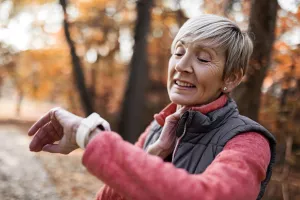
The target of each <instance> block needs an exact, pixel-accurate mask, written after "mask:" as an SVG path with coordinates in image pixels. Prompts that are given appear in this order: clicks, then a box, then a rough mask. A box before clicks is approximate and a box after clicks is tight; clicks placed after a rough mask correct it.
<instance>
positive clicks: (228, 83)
mask: <svg viewBox="0 0 300 200" xmlns="http://www.w3.org/2000/svg"><path fill="white" fill-rule="evenodd" d="M243 74H244V73H243V69H241V70H240V71H239V72H236V73H234V74H231V75H230V76H229V77H228V78H226V79H225V81H224V86H223V88H222V91H223V92H224V93H229V92H231V91H232V90H233V89H234V88H236V87H237V86H238V85H239V84H240V83H241V81H242V78H243Z"/></svg>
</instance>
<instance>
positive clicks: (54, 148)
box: [42, 144, 61, 153]
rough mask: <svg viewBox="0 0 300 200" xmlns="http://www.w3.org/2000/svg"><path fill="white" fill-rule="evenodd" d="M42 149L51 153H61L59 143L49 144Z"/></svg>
mask: <svg viewBox="0 0 300 200" xmlns="http://www.w3.org/2000/svg"><path fill="white" fill-rule="evenodd" d="M42 151H45V152H49V153H61V149H60V146H59V145H58V144H47V145H45V146H44V147H43V149H42Z"/></svg>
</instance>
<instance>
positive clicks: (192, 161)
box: [144, 99, 276, 200]
mask: <svg viewBox="0 0 300 200" xmlns="http://www.w3.org/2000/svg"><path fill="white" fill-rule="evenodd" d="M161 131H162V127H161V126H160V125H159V124H158V123H157V122H156V121H155V120H154V121H153V122H152V124H151V128H150V131H149V134H148V136H147V138H146V141H145V144H144V149H146V148H147V147H148V146H149V145H151V144H153V143H154V142H155V141H156V140H157V139H158V138H159V136H160V134H161ZM246 132H257V133H260V134H262V135H263V136H264V137H265V138H267V139H268V140H269V144H270V150H271V160H270V163H269V166H268V169H267V173H266V178H265V180H263V181H262V183H261V188H260V192H259V195H258V197H257V200H259V199H261V198H262V196H263V194H264V191H265V189H266V186H267V184H268V182H269V180H270V178H271V175H272V166H273V164H274V162H275V148H276V140H275V138H274V136H273V135H272V134H271V133H270V132H269V131H268V130H267V129H265V128H264V127H263V126H261V125H260V124H258V123H257V122H255V121H253V120H251V119H249V118H247V117H245V116H242V115H240V114H239V112H238V109H237V105H236V103H235V102H234V100H232V99H229V100H228V102H227V103H226V104H225V106H224V107H222V108H220V109H217V110H214V111H212V112H209V113H207V114H205V115H204V114H202V113H200V112H199V111H193V110H188V111H186V112H185V113H184V114H183V115H182V116H181V118H180V120H179V122H178V125H177V128H176V135H177V137H178V138H179V139H178V144H177V146H176V148H175V150H174V152H173V158H172V160H171V162H172V163H173V164H174V165H175V166H176V167H177V168H183V169H185V170H187V171H188V172H189V173H190V174H201V173H202V172H203V171H204V170H205V169H206V168H207V167H208V166H209V165H210V163H212V161H213V160H214V159H215V157H216V156H217V155H218V154H219V153H220V152H221V151H222V150H223V148H224V146H225V145H226V143H227V142H228V141H229V140H230V139H232V138H233V137H235V136H236V135H238V134H241V133H246Z"/></svg>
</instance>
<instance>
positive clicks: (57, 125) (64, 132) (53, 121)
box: [28, 108, 83, 154]
mask: <svg viewBox="0 0 300 200" xmlns="http://www.w3.org/2000/svg"><path fill="white" fill-rule="evenodd" d="M82 120H83V118H82V117H79V116H77V115H74V114H72V113H70V112H68V111H66V110H64V109H62V108H54V109H51V110H50V111H49V112H48V113H46V114H45V115H44V116H43V117H41V118H40V119H39V120H38V121H37V122H36V123H35V124H34V125H32V127H31V128H30V129H29V131H28V135H29V136H34V137H33V139H32V141H31V143H30V145H29V148H30V150H31V151H34V152H39V151H47V152H50V153H61V154H68V153H70V152H72V151H73V150H75V149H77V148H79V146H78V145H77V143H76V131H77V129H78V127H79V125H80V123H81V121H82ZM57 141H59V143H58V144H54V142H57Z"/></svg>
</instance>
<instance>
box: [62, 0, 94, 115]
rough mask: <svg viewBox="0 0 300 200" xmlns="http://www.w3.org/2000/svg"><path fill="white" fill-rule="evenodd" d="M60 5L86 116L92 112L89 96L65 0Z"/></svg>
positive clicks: (75, 77) (74, 72)
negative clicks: (72, 37) (70, 28)
mask: <svg viewBox="0 0 300 200" xmlns="http://www.w3.org/2000/svg"><path fill="white" fill-rule="evenodd" d="M59 3H60V5H61V6H62V9H63V12H64V22H63V23H64V31H65V37H66V40H67V43H68V46H69V48H70V55H71V57H72V67H73V75H74V81H75V82H76V86H77V89H78V91H79V94H80V100H81V104H82V107H83V110H84V111H85V114H86V115H89V114H91V113H92V112H93V110H94V109H93V106H92V102H91V98H90V95H89V93H88V90H87V87H86V84H85V78H84V73H83V71H82V67H81V63H80V59H79V57H78V56H77V54H76V49H75V45H74V42H73V41H72V39H71V34H70V30H69V23H68V14H67V11H66V9H67V0H60V1H59Z"/></svg>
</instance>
